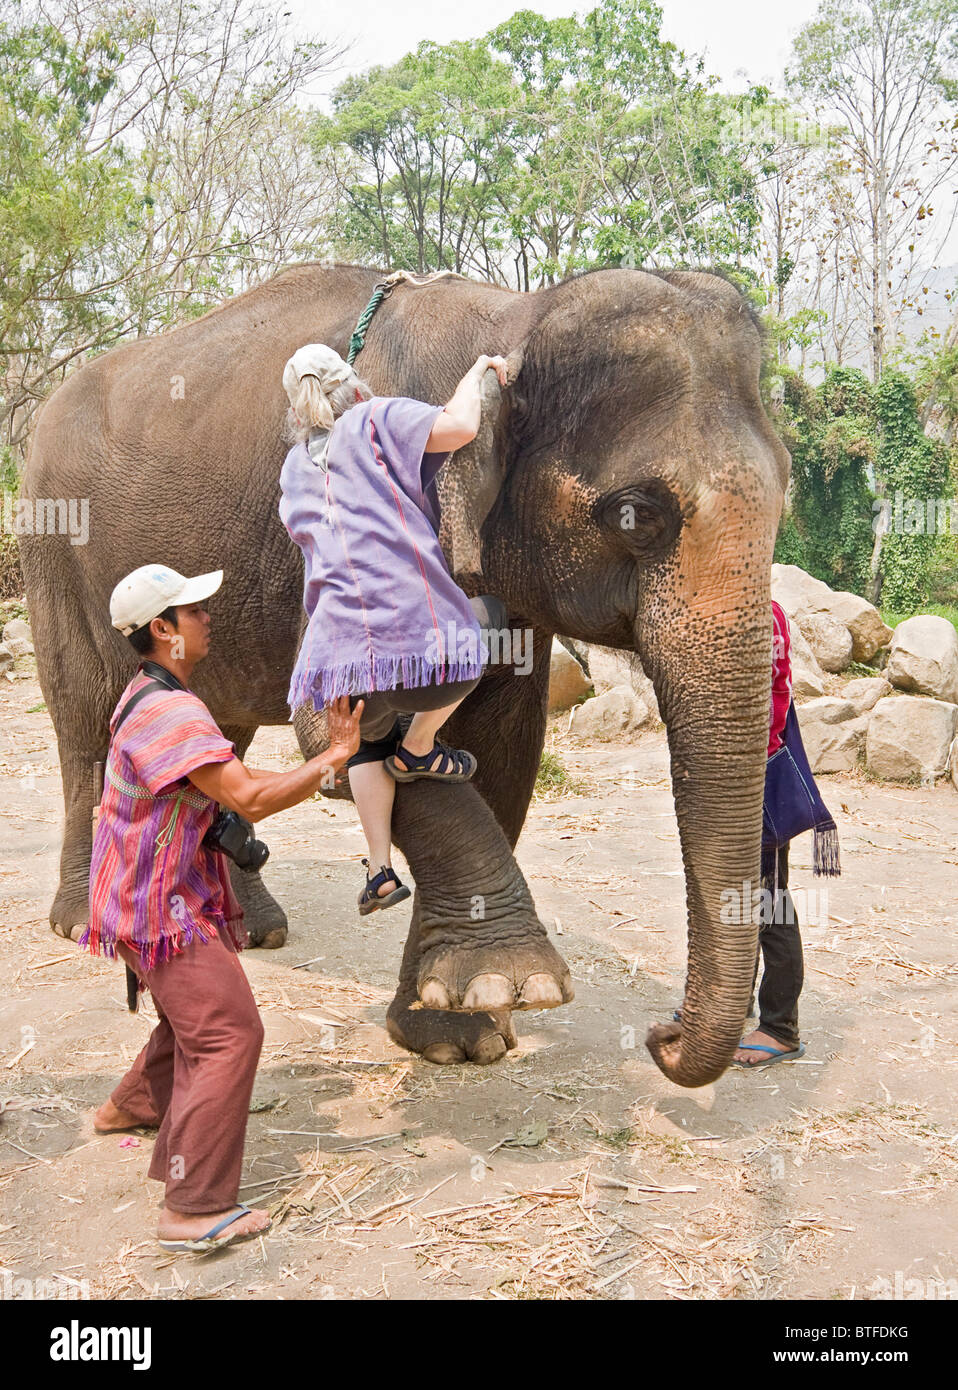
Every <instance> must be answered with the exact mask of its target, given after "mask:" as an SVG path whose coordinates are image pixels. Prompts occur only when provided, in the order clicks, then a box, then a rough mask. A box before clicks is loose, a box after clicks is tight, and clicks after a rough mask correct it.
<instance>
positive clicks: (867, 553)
mask: <svg viewBox="0 0 958 1390" xmlns="http://www.w3.org/2000/svg"><path fill="white" fill-rule="evenodd" d="M778 371H779V374H780V376H781V377H782V378H783V383H784V399H783V404H782V409H781V413H780V415H779V418H778V420H777V422H776V423H777V426H778V429H779V432H780V434H781V436H782V440H783V442H784V444H785V446H786V448H787V449H788V450H789V453H790V454H791V456H792V482H791V488H790V493H789V503H790V504H789V505H788V506H787V507H786V509H785V512H784V513H783V516H782V524H781V526H780V528H779V534H778V539H777V541H776V544H775V560H776V561H777V562H779V563H781V564H791V565H800V566H801V568H802V569H804V570H807V571H808V573H809V574H812V575H814V576H815V578H816V579H822V580H824V581H825V583H826V584H829V585H831V586H832V588H837V589H852V590H855V591H857V592H860V591H861V589H862V588H863V586H864V584H865V583H866V582H867V579H868V569H869V563H870V561H871V553H872V544H873V540H874V536H873V533H872V518H873V515H874V513H873V510H872V502H873V499H874V496H875V494H874V491H873V489H872V486H871V481H870V477H871V470H872V469H873V468H874V466H875V461H876V456H877V440H876V424H877V422H876V416H875V407H874V401H873V392H872V386H871V383H870V382H869V381H868V378H867V377H866V376H865V374H864V373H863V372H861V371H859V370H858V369H857V368H855V367H830V368H828V370H827V372H826V374H825V378H824V380H823V381H822V382H821V384H820V385H819V386H814V387H813V386H810V385H809V384H808V382H806V381H805V379H804V378H803V377H802V376H801V374H800V373H798V372H796V371H793V370H792V369H790V368H786V367H779V369H778Z"/></svg>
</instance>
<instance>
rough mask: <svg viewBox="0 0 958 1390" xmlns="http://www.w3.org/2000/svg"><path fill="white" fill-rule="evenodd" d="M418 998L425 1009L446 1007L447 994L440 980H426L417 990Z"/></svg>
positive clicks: (447, 1006)
mask: <svg viewBox="0 0 958 1390" xmlns="http://www.w3.org/2000/svg"><path fill="white" fill-rule="evenodd" d="M419 998H420V999H421V1000H422V1002H423V1003H424V1004H425V1006H426V1008H427V1009H448V1008H449V994H448V992H447V990H446V987H445V985H444V984H442V982H441V981H440V980H427V981H426V983H425V984H424V985H423V987H422V988H421V989H420V991H419Z"/></svg>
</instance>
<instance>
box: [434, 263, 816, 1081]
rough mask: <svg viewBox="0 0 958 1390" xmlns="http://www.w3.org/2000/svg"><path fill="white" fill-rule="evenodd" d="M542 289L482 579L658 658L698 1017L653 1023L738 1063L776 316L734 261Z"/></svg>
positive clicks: (699, 1050)
mask: <svg viewBox="0 0 958 1390" xmlns="http://www.w3.org/2000/svg"><path fill="white" fill-rule="evenodd" d="M535 299H536V300H537V301H539V303H538V305H537V314H536V318H535V321H534V323H533V325H532V327H531V328H530V329H529V330H528V331H527V332H526V333H525V335H524V337H523V340H522V342H521V344H517V345H516V347H517V358H516V360H517V362H518V361H519V359H520V357H521V366H519V369H518V372H517V376H516V380H515V383H514V385H513V386H511V387H509V388H507V389H506V390H505V391H504V392H503V395H502V400H501V401H496V402H494V403H493V405H494V411H490V425H492V423H493V422H492V419H491V417H492V415H493V414H494V415H495V420H494V428H493V429H492V432H491V433H489V434H487V438H486V442H485V445H484V446H483V447H482V449H481V450H480V452H479V454H478V455H477V457H476V459H474V460H473V473H472V475H471V476H472V487H473V490H474V493H475V496H476V498H478V499H479V503H480V506H481V508H482V509H488V515H487V516H486V520H485V525H484V527H483V531H482V568H483V571H484V582H485V583H487V584H489V585H490V586H491V587H493V588H494V589H495V590H496V591H497V592H499V593H501V594H502V595H503V596H504V597H505V599H506V600H507V601H508V602H509V603H510V606H511V607H512V608H513V609H514V611H518V612H521V613H523V614H524V615H527V616H528V617H529V618H530V619H531V620H532V621H534V622H536V623H537V624H541V625H542V626H543V627H545V628H546V629H547V630H551V631H556V632H560V633H563V634H565V635H567V636H571V637H578V638H581V639H583V640H589V641H593V642H600V643H604V644H607V645H611V646H618V647H625V648H631V649H634V650H635V651H637V652H638V653H639V655H640V657H641V658H642V661H643V664H644V665H645V668H646V670H647V671H648V673H649V674H650V676H651V677H652V680H653V682H654V685H655V691H656V695H657V697H658V701H659V707H660V709H661V712H662V717H663V719H664V720H665V722H666V725H667V728H668V737H669V747H670V750H671V758H672V780H673V789H674V795H675V807H676V814H677V817H678V823H679V830H680V836H681V844H682V853H683V858H684V862H685V873H686V892H687V905H688V924H689V966H688V981H687V989H686V995H685V1001H684V1006H683V1022H682V1026H681V1028H680V1027H679V1026H677V1025H664V1026H663V1025H659V1026H656V1027H653V1028H652V1030H651V1031H650V1033H649V1036H648V1039H647V1042H648V1046H649V1048H650V1050H651V1052H652V1054H653V1056H654V1058H655V1060H656V1062H657V1063H658V1065H659V1066H660V1067H661V1069H662V1070H663V1071H664V1072H665V1074H666V1075H667V1076H669V1077H670V1078H671V1079H672V1080H674V1081H676V1082H678V1083H680V1084H681V1085H684V1086H699V1085H703V1084H705V1083H706V1082H708V1081H711V1080H714V1079H715V1078H716V1077H717V1076H719V1075H720V1074H721V1072H722V1071H723V1070H724V1069H725V1067H727V1066H728V1064H729V1061H730V1060H731V1057H732V1053H733V1051H734V1049H735V1046H736V1045H737V1043H738V1041H739V1039H740V1037H741V1030H742V1027H743V1023H744V1020H745V1014H746V1008H747V1003H748V998H749V992H750V988H751V983H752V972H753V967H754V961H755V947H756V934H757V928H756V926H755V924H754V923H753V922H752V920H751V913H752V898H751V887H752V886H754V887H755V888H756V889H757V888H758V887H759V886H760V882H759V846H760V827H761V806H762V789H763V781H764V769H765V749H766V745H767V740H768V721H769V686H770V671H771V610H770V589H769V584H770V566H771V559H772V547H773V542H774V537H775V531H776V527H777V523H778V518H779V514H780V511H781V506H782V499H783V494H784V488H785V484H786V481H787V475H788V465H789V459H788V454H787V453H786V451H785V449H784V447H783V446H782V444H781V443H780V441H779V440H778V438H777V437H776V435H775V433H774V431H773V430H772V428H771V426H770V424H769V422H768V419H767V417H766V415H765V412H764V409H763V407H762V404H761V400H760V397H759V368H760V360H761V340H760V334H759V331H758V329H757V327H756V324H755V322H754V321H753V318H752V315H751V313H750V311H749V309H748V307H747V305H746V304H745V302H744V301H743V299H742V298H741V296H740V295H739V293H738V291H737V290H736V289H735V288H734V287H733V286H731V285H730V284H728V283H727V282H726V281H724V280H722V279H721V278H719V277H717V276H714V275H707V274H700V273H696V272H665V273H662V274H648V273H643V272H639V271H597V272H593V273H591V274H588V275H583V276H580V277H577V278H575V279H573V280H571V281H566V282H565V283H563V284H561V285H559V286H556V287H555V288H553V289H550V290H546V291H543V292H541V294H540V295H537V296H535ZM484 470H485V471H484ZM450 471H452V470H450ZM492 495H494V501H492V503H491V505H490V497H491V496H492ZM447 502H448V503H453V506H455V502H454V499H453V498H452V496H451V495H446V494H444V499H443V504H444V509H445V508H446V506H447ZM459 524H460V527H461V530H462V533H463V534H465V533H466V527H465V524H464V523H463V522H462V520H461V519H460V523H459ZM447 525H451V526H452V527H453V529H454V528H455V525H456V522H455V520H454V519H450V521H449V522H448V523H447ZM729 890H731V896H730V893H729ZM736 905H738V906H739V908H740V910H737V907H736Z"/></svg>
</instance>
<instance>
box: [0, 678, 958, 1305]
mask: <svg viewBox="0 0 958 1390" xmlns="http://www.w3.org/2000/svg"><path fill="white" fill-rule="evenodd" d="M30 664H31V663H30V659H29V658H23V659H21V660H20V662H18V668H19V669H18V671H17V673H16V678H15V679H14V680H13V681H12V682H9V683H8V682H6V681H0V1102H2V1105H3V1114H2V1116H0V1277H2V1278H3V1279H4V1280H5V1281H6V1282H5V1285H4V1288H5V1289H6V1294H5V1296H10V1294H11V1291H12V1292H13V1296H24V1294H23V1293H22V1292H21V1293H20V1294H17V1292H16V1291H17V1290H18V1289H19V1290H23V1289H27V1290H29V1289H30V1288H34V1287H41V1288H47V1289H51V1288H60V1287H63V1288H64V1289H71V1288H73V1287H74V1286H73V1285H71V1284H70V1283H69V1282H68V1281H71V1280H73V1281H80V1288H81V1291H83V1292H86V1293H88V1294H89V1296H91V1297H111V1298H142V1297H144V1296H147V1297H154V1298H160V1299H197V1298H211V1297H223V1298H239V1299H263V1298H277V1297H283V1298H337V1299H338V1298H371V1299H376V1298H378V1299H387V1298H413V1299H451V1298H456V1299H462V1298H466V1299H468V1298H498V1299H517V1298H542V1299H560V1298H562V1299H564V1298H576V1299H582V1298H588V1299H593V1298H594V1299H624V1298H674V1299H690V1298H739V1299H771V1298H806V1297H808V1298H819V1299H862V1298H881V1297H886V1296H889V1294H891V1296H895V1293H896V1291H897V1296H899V1297H901V1296H902V1294H901V1290H902V1289H903V1288H904V1289H905V1290H906V1291H907V1290H908V1289H916V1290H919V1293H918V1294H917V1295H914V1296H921V1297H928V1298H935V1297H943V1296H948V1293H949V1291H951V1290H954V1291H955V1292H954V1293H952V1295H951V1296H958V1283H949V1281H954V1280H956V1278H958V1267H956V1266H958V1260H956V1252H955V1238H954V1233H955V1231H956V1230H958V1192H956V1176H958V1133H956V1132H955V1131H956V1129H958V1121H956V1118H955V1105H954V1092H955V1088H956V1082H958V1072H956V1067H958V1022H956V1012H955V975H956V971H958V966H956V964H955V960H956V953H955V944H954V943H955V913H956V902H955V892H954V887H955V879H956V866H958V795H956V793H955V791H954V789H953V787H952V786H951V784H950V783H948V782H943V783H941V784H939V785H938V786H937V787H935V788H934V789H928V788H925V789H919V788H910V787H896V786H887V785H877V784H875V783H872V782H869V781H866V780H864V779H863V778H857V777H854V776H841V777H837V776H836V777H823V778H822V779H821V786H822V789H823V793H824V795H825V799H826V801H827V802H828V804H829V806H830V807H831V809H832V810H833V812H834V814H835V816H836V819H837V821H838V824H839V830H840V833H841V840H842V856H843V865H844V875H843V877H842V878H841V879H840V880H837V881H835V882H832V883H830V884H829V889H828V900H827V912H825V913H824V914H823V912H822V908H823V906H824V905H823V904H822V902H821V900H819V901H818V903H817V904H816V906H817V908H818V911H819V916H822V915H824V919H825V920H824V925H819V926H817V927H815V928H812V929H811V930H809V932H808V933H807V937H808V939H807V942H806V945H807V954H806V986H805V992H804V995H803V998H802V1033H803V1038H804V1041H805V1042H806V1044H807V1049H808V1050H807V1053H806V1056H805V1057H804V1058H803V1059H802V1060H800V1061H798V1062H796V1063H791V1064H787V1065H780V1066H778V1067H775V1068H770V1069H764V1070H761V1071H758V1072H755V1073H751V1074H748V1073H744V1072H742V1071H738V1070H734V1069H733V1070H731V1071H729V1072H728V1073H727V1074H726V1075H725V1076H724V1077H722V1079H721V1080H720V1081H719V1082H718V1083H716V1084H715V1085H713V1086H707V1087H704V1088H703V1089H701V1090H699V1091H694V1092H693V1091H683V1090H681V1089H679V1088H678V1087H675V1086H673V1085H671V1084H670V1083H669V1082H667V1081H666V1080H665V1079H664V1077H662V1076H661V1075H660V1074H659V1072H658V1071H657V1070H656V1068H655V1067H654V1065H653V1064H652V1062H651V1059H650V1058H649V1056H648V1054H647V1053H646V1051H645V1049H644V1046H643V1042H642V1040H643V1037H644V1034H645V1030H646V1027H647V1026H648V1024H649V1023H650V1022H651V1021H653V1020H656V1019H666V1018H668V1017H669V1016H670V1014H671V1011H672V1009H673V1008H674V1007H675V1006H676V1005H677V1004H678V1002H679V1001H680V999H681V995H682V983H683V978H684V966H685V928H684V906H683V886H682V877H681V868H680V858H679V847H678V835H677V830H676V825H675V819H674V816H673V811H672V802H671V795H670V789H669V777H668V759H667V751H666V743H665V736H664V734H663V733H661V732H659V733H653V732H649V733H645V734H643V735H642V736H641V737H640V738H639V739H638V741H637V742H636V743H635V744H634V745H632V746H630V747H626V746H613V745H600V744H596V745H594V746H577V747H575V746H572V745H571V744H569V742H568V741H567V739H566V738H565V736H564V734H563V732H562V729H563V726H564V723H565V721H564V720H560V721H558V722H557V724H556V727H555V728H554V729H553V731H552V733H551V738H552V742H553V747H554V750H555V751H556V752H557V753H558V755H559V756H560V758H561V759H562V761H563V763H564V764H565V766H566V767H567V769H568V770H569V772H570V774H571V775H572V777H573V778H574V779H577V783H578V785H577V787H576V790H574V791H573V792H572V793H571V794H570V793H568V792H566V793H565V794H562V795H557V796H555V797H554V798H551V799H542V800H539V801H537V802H536V804H535V805H534V806H533V808H532V810H531V812H530V815H529V818H528V821H527V823H526V828H525V830H524V833H523V835H522V839H521V841H520V843H519V849H518V854H519V859H520V862H521V865H522V868H523V870H524V872H525V874H526V876H527V878H528V880H529V883H530V886H531V888H532V892H533V895H534V897H535V900H536V903H537V905H538V910H539V913H540V916H541V917H542V919H543V921H544V922H545V923H546V924H547V925H548V926H549V929H550V932H551V933H552V934H553V936H554V939H555V941H556V944H557V945H558V947H559V949H560V950H561V951H562V952H563V954H564V955H565V957H566V959H567V960H568V962H569V965H570V967H571V969H572V972H573V976H574V979H575V987H576V999H575V1001H574V1002H573V1003H572V1004H570V1005H567V1006H565V1007H564V1008H562V1009H558V1010H554V1011H552V1012H546V1013H522V1014H517V1015H516V1022H517V1030H518V1033H519V1039H520V1047H519V1049H518V1050H517V1051H515V1052H513V1053H511V1054H510V1055H509V1056H508V1058H507V1059H505V1060H504V1061H502V1062H500V1063H499V1064H497V1065H495V1066H492V1067H486V1068H477V1067H472V1066H464V1067H451V1066H450V1067H435V1066H431V1065H429V1064H428V1063H425V1062H421V1061H419V1060H418V1059H416V1058H413V1057H410V1056H409V1055H407V1054H406V1053H404V1052H402V1051H401V1050H400V1049H399V1048H397V1047H395V1046H394V1045H393V1044H392V1043H391V1042H390V1040H389V1038H388V1037H387V1034H386V1032H385V1029H384V1026H383V1020H384V1012H385V1007H386V1003H387V1001H388V1000H389V998H390V996H391V991H392V984H393V982H394V980H395V977H396V971H397V967H398V963H399V956H400V950H401V945H402V941H403V939H404V936H405V931H406V925H407V922H408V904H404V905H403V906H401V907H399V908H397V909H395V910H393V911H390V912H389V913H388V914H387V913H382V914H376V915H374V916H373V917H372V918H369V919H365V920H364V919H360V918H359V917H358V915H357V913H356V909H355V895H356V893H357V891H358V889H359V887H360V886H361V880H362V869H361V867H360V864H359V860H360V857H361V855H362V853H363V844H362V838H361V834H360V830H359V826H358V822H357V819H356V815H355V811H354V809H353V807H352V806H351V805H349V804H344V803H340V802H333V803H330V802H322V801H312V802H308V803H306V804H305V805H303V806H300V807H297V808H295V809H294V810H291V811H286V812H284V813H282V814H281V815H278V816H275V817H273V818H272V819H271V820H270V821H269V822H268V823H266V824H264V825H263V827H262V831H261V833H262V834H263V837H264V838H265V839H267V841H268V842H269V844H270V847H271V851H272V856H271V858H270V861H269V864H268V865H267V868H266V871H265V874H264V877H265V878H266V881H267V883H268V884H269V886H270V888H271V890H272V891H273V893H274V894H275V895H276V896H277V897H278V898H279V899H280V901H282V902H283V904H284V906H285V907H286V909H287V911H288V913H289V918H290V927H291V930H290V938H289V942H288V944H287V946H286V947H285V948H284V949H283V950H280V951H274V952H267V951H251V952H249V953H248V954H247V955H246V956H245V957H244V960H245V965H246V969H247V971H248V974H249V978H250V981H251V983H252V986H253V990H254V992H255V994H256V998H257V1000H258V1001H259V1004H260V1007H261V1009H262V1013H263V1018H264V1021H265V1025H266V1043H265V1046H264V1050H263V1056H262V1061H261V1064H260V1070H259V1076H258V1079H257V1084H256V1089H255V1092H254V1098H253V1104H252V1108H251V1115H250V1123H249V1132H248V1137H247V1146H246V1160H245V1167H244V1186H243V1189H242V1191H241V1194H240V1195H241V1197H242V1198H244V1199H245V1200H247V1201H250V1202H253V1203H254V1204H258V1205H265V1206H269V1207H270V1209H271V1210H272V1212H273V1214H274V1221H273V1228H272V1230H271V1232H270V1233H269V1235H268V1236H267V1237H266V1238H265V1239H262V1240H259V1241H256V1242H250V1243H248V1244H245V1245H240V1246H237V1247H236V1248H235V1249H233V1250H224V1251H222V1252H219V1253H217V1254H215V1255H213V1256H209V1257H203V1258H196V1257H192V1256H189V1255H183V1256H178V1257H171V1256H168V1255H166V1254H164V1252H163V1251H161V1250H160V1249H159V1247H158V1246H157V1245H156V1244H155V1242H154V1240H153V1239H152V1231H153V1225H154V1222H155V1217H156V1208H157V1205H158V1202H159V1198H160V1195H161V1194H160V1188H159V1187H158V1185H157V1184H155V1183H153V1182H151V1181H150V1180H149V1179H147V1177H146V1169H147V1163H148V1154H149V1148H150V1144H151V1139H150V1137H149V1135H148V1133H146V1132H145V1131H142V1132H140V1134H139V1136H138V1142H137V1143H136V1144H135V1145H133V1146H130V1145H129V1143H126V1144H124V1143H123V1142H122V1140H121V1138H120V1137H119V1136H116V1135H112V1136H107V1137H97V1136H95V1135H94V1134H93V1131H92V1128H91V1125H90V1118H89V1117H90V1112H91V1109H92V1108H93V1107H95V1105H97V1104H98V1103H99V1102H100V1101H101V1100H102V1099H103V1098H104V1097H105V1096H106V1095H107V1094H108V1093H109V1091H110V1090H111V1089H112V1087H113V1086H114V1085H115V1083H116V1081H117V1080H118V1079H119V1077H120V1076H121V1074H122V1073H123V1071H124V1070H125V1068H126V1066H127V1065H128V1064H129V1062H130V1061H131V1060H132V1058H133V1057H134V1056H135V1054H136V1052H137V1051H138V1049H139V1048H140V1047H141V1046H142V1044H143V1042H144V1041H145V1039H146V1037H147V1034H148V1032H149V1029H150V1027H151V1021H150V1016H151V1011H150V1010H149V1009H147V1010H143V1011H141V1014H140V1015H138V1016H136V1017H133V1016H131V1015H130V1014H129V1013H128V1012H127V1010H126V1006H125V997H124V978H123V972H122V970H121V969H120V967H119V966H115V965H113V964H111V963H110V962H104V961H98V960H92V959H90V958H89V957H88V956H87V955H86V954H85V953H84V952H81V951H80V950H79V949H78V948H77V947H75V946H73V945H71V944H70V943H68V942H63V941H61V940H60V939H59V938H57V937H55V936H53V934H52V933H51V932H50V930H49V927H48V925H47V912H48V909H49V904H50V900H51V897H52V894H53V891H54V886H55V882H56V865H57V856H58V850H59V840H60V823H61V802H60V788H59V776H58V766H57V758H56V748H55V742H54V739H53V733H52V727H51V724H50V721H49V718H48V716H47V714H46V713H45V711H44V709H43V707H42V697H41V694H40V691H39V687H38V685H37V683H36V679H35V675H34V674H33V673H32V670H31V669H30ZM296 756H297V755H296V753H295V746H294V743H293V739H292V734H291V732H290V731H288V730H286V729H268V730H262V731H261V732H260V733H259V735H258V736H257V738H256V741H255V743H254V744H253V748H252V750H251V752H250V754H249V756H248V761H249V762H250V763H251V764H252V765H254V766H261V767H272V768H279V767H282V766H284V765H287V764H289V763H290V762H291V761H292V760H293V759H294V758H295V757H296ZM809 853H810V844H809V837H807V836H806V837H803V838H802V839H801V840H799V841H797V842H796V844H795V845H794V846H793V854H792V863H793V871H792V880H793V885H794V886H799V887H805V888H807V889H808V890H811V891H812V892H814V891H815V890H816V889H818V888H819V887H820V884H819V881H816V880H814V879H813V878H812V876H811V873H810V869H809ZM400 862H401V861H400ZM806 907H807V909H808V910H810V907H811V903H809V904H806ZM14 1278H19V1279H24V1280H29V1281H32V1283H31V1284H29V1285H26V1284H24V1285H16V1284H13V1283H11V1282H10V1281H11V1280H12V1279H14ZM41 1279H43V1280H53V1281H56V1282H55V1283H53V1284H48V1285H42V1286H37V1285H36V1281H38V1280H41ZM909 1280H912V1281H916V1280H917V1281H919V1282H918V1283H912V1284H911V1285H908V1284H907V1283H906V1281H909ZM896 1281H897V1282H896ZM3 1292H4V1291H3V1290H0V1293H3ZM906 1296H910V1295H907V1294H906Z"/></svg>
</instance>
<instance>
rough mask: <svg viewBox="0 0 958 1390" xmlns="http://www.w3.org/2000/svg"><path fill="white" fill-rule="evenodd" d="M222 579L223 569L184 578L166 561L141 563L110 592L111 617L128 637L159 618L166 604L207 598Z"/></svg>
mask: <svg viewBox="0 0 958 1390" xmlns="http://www.w3.org/2000/svg"><path fill="white" fill-rule="evenodd" d="M222 582H223V571H222V570H211V571H210V573H209V574H198V575H197V576H196V578H195V579H185V578H184V577H183V575H182V574H177V572H176V570H171V569H170V567H169V565H141V566H140V568H139V569H138V570H134V571H133V573H132V574H128V575H127V576H126V578H125V579H121V580H120V582H119V584H117V586H116V588H115V589H114V590H113V593H112V594H111V595H110V621H111V622H112V624H113V626H114V627H117V628H119V629H120V631H121V632H122V633H123V636H124V637H129V635H130V633H131V632H135V631H136V630H137V628H138V627H145V626H146V624H147V623H149V622H152V621H153V619H154V618H158V617H159V616H160V614H161V613H162V612H163V610H164V609H165V608H177V607H179V605H180V604H183V603H199V602H201V600H202V599H205V598H209V596H210V594H215V593H216V591H217V589H218V588H219V587H220V585H221V584H222Z"/></svg>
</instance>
